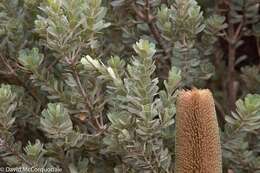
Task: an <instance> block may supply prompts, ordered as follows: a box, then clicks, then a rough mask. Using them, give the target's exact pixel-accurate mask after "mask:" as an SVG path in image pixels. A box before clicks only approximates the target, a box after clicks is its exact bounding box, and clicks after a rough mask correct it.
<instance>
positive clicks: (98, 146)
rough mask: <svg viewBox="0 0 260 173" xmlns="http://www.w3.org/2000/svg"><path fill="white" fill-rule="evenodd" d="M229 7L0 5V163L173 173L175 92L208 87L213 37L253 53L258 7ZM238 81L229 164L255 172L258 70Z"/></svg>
mask: <svg viewBox="0 0 260 173" xmlns="http://www.w3.org/2000/svg"><path fill="white" fill-rule="evenodd" d="M205 4H206V3H205ZM205 4H204V5H203V7H204V8H207V7H206V5H205ZM229 7H230V8H229V13H228V15H227V16H225V17H224V16H219V15H216V14H212V13H209V11H210V10H209V9H206V10H208V11H207V12H206V10H205V11H203V10H202V9H201V5H199V4H198V3H197V2H196V1H195V0H166V1H163V0H162V1H159V0H154V1H150V0H137V1H132V0H103V1H101V0H0V83H4V84H1V87H0V167H2V166H9V167H24V168H26V167H27V168H31V167H34V168H39V169H40V168H42V169H47V168H49V169H56V171H62V172H64V173H69V172H72V173H86V172H89V173H90V172H95V173H96V172H97V173H98V172H108V173H110V172H111V173H112V172H115V173H143V172H145V173H171V172H174V162H175V156H174V143H175V141H174V137H175V125H174V118H175V111H176V110H175V109H176V108H175V101H176V97H177V95H178V90H179V89H180V88H185V87H188V88H189V87H192V86H194V85H195V86H207V87H212V88H215V86H211V85H205V83H204V82H205V81H207V83H209V79H211V78H212V76H214V75H215V76H214V79H217V78H218V77H219V76H217V75H218V74H219V71H221V70H222V69H216V70H214V65H213V55H214V54H217V52H218V51H219V47H217V46H216V45H218V43H219V42H218V41H219V38H222V39H223V38H224V39H226V40H227V43H228V44H230V47H231V48H235V49H237V48H238V47H239V46H241V45H242V44H243V41H242V37H244V36H251V37H254V38H256V43H257V45H258V53H259V54H260V49H259V45H260V39H259V38H260V37H259V36H260V34H259V33H260V32H259V28H260V27H259V14H258V13H259V3H258V2H257V0H250V1H247V0H233V1H230V6H229ZM126 14H127V15H126ZM225 22H226V23H228V24H226V23H225ZM231 26H232V28H233V29H236V30H235V31H237V32H234V33H235V36H236V37H233V35H232V33H233V32H231V31H232V28H231ZM230 28H231V29H230ZM236 33H237V34H236ZM231 38H232V39H231ZM109 57H110V58H109ZM246 59H247V57H246V56H241V57H238V58H237V60H236V61H237V62H235V63H234V64H240V63H241V62H242V63H243V62H244V61H245V60H246ZM228 62H229V61H228ZM222 64H223V63H222ZM228 65H230V63H228ZM224 67H225V65H224ZM233 68H234V67H233ZM218 70H219V71H218ZM215 71H217V73H215ZM223 71H225V70H223ZM2 78H3V79H6V78H8V80H4V81H3V82H2ZM13 80H15V81H16V82H14V81H13ZM236 80H238V81H241V84H242V88H243V89H242V90H241V91H240V93H239V94H241V97H244V99H239V100H238V101H237V102H236V108H237V109H236V110H235V111H233V112H232V113H230V115H227V116H226V123H224V124H225V127H224V128H223V133H222V134H223V135H222V146H223V158H224V159H223V160H224V168H225V169H226V170H231V171H234V172H238V173H239V172H241V173H242V172H256V173H257V172H259V170H260V168H259V165H260V158H259V155H260V149H259V147H260V145H259V144H260V138H259V133H260V105H259V103H260V96H259V92H260V87H259V86H260V70H259V65H257V64H254V65H253V64H250V66H243V67H242V68H241V75H238V76H237V78H236ZM213 81H214V82H215V80H213ZM8 83H9V84H8ZM10 84H15V85H10ZM212 85H214V84H212ZM217 87H218V84H216V88H217ZM213 93H217V89H216V92H214V91H213ZM249 93H252V94H249ZM221 94H222V95H224V94H223V92H221ZM216 95H217V94H216ZM222 99H223V97H222ZM223 103H224V102H223ZM221 106H223V107H224V108H225V107H226V106H225V105H221V104H218V105H217V108H219V109H220V110H217V111H218V113H219V112H220V113H221V112H224V113H226V112H225V109H224V110H221ZM27 172H30V171H27ZM31 172H33V171H31Z"/></svg>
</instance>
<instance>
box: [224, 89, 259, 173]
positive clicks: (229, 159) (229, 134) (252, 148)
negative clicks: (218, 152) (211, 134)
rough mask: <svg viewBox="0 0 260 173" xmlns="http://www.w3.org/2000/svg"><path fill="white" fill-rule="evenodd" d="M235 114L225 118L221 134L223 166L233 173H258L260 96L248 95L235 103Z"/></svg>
mask: <svg viewBox="0 0 260 173" xmlns="http://www.w3.org/2000/svg"><path fill="white" fill-rule="evenodd" d="M236 106H237V109H236V112H232V115H230V116H226V121H227V122H228V123H227V124H226V127H225V133H224V134H223V157H224V158H225V164H227V165H228V166H229V167H230V168H232V169H233V170H234V171H235V172H238V173H240V172H241V173H242V172H259V165H260V157H259V143H260V139H259V130H260V95H259V94H254V95H252V94H248V95H247V96H246V97H245V98H244V100H242V99H239V100H238V101H237V102H236Z"/></svg>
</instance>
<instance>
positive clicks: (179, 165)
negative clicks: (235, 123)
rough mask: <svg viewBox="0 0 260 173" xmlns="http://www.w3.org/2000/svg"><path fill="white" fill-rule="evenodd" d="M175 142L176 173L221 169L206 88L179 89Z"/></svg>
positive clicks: (212, 172)
mask: <svg viewBox="0 0 260 173" xmlns="http://www.w3.org/2000/svg"><path fill="white" fill-rule="evenodd" d="M175 145H176V147H175V150H176V159H175V160H176V162H175V173H221V172H222V160H221V145H220V136H219V128H218V122H217V117H216V111H215V105H214V99H213V96H212V94H211V92H210V91H209V90H207V89H203V90H199V89H193V90H190V91H181V92H180V94H179V96H178V100H177V115H176V144H175Z"/></svg>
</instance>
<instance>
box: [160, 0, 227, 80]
mask: <svg viewBox="0 0 260 173" xmlns="http://www.w3.org/2000/svg"><path fill="white" fill-rule="evenodd" d="M157 16H158V23H157V24H158V27H159V29H160V30H161V31H162V33H163V36H164V38H165V39H167V40H169V42H170V43H171V45H172V46H171V47H172V58H171V60H172V63H173V64H174V65H176V66H177V67H179V68H180V69H181V70H182V76H183V77H184V81H185V83H186V85H191V84H193V83H194V81H195V80H198V79H199V80H200V81H202V80H206V79H209V78H210V77H211V76H212V75H213V73H214V66H213V65H212V64H211V62H210V58H209V56H210V55H211V54H212V53H213V50H214V44H215V42H216V41H217V36H218V35H220V33H219V32H220V31H221V30H223V29H224V28H225V27H226V25H225V24H224V21H225V18H224V17H222V16H217V15H213V16H210V17H208V18H207V19H204V17H203V12H202V11H201V8H200V6H199V5H198V4H197V2H196V1H194V0H184V1H183V0H176V1H175V3H174V4H173V6H172V7H171V8H168V7H167V6H165V5H162V6H161V8H160V9H159V11H158V13H157Z"/></svg>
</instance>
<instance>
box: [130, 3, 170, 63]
mask: <svg viewBox="0 0 260 173" xmlns="http://www.w3.org/2000/svg"><path fill="white" fill-rule="evenodd" d="M132 8H133V10H134V11H135V13H136V15H137V16H138V17H139V18H140V19H141V20H142V21H144V22H146V23H147V25H148V27H149V30H150V32H151V34H152V35H153V37H154V39H155V40H156V41H157V43H158V44H159V46H160V47H161V48H162V49H163V52H164V55H165V56H166V58H169V57H170V51H169V50H168V49H167V47H166V46H165V44H164V43H163V40H162V37H161V34H160V32H159V29H158V28H157V26H156V25H155V24H154V21H155V20H156V18H155V16H153V15H152V14H151V12H150V3H149V0H145V9H144V12H142V11H141V10H140V9H139V8H138V7H137V6H136V5H135V3H132Z"/></svg>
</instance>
